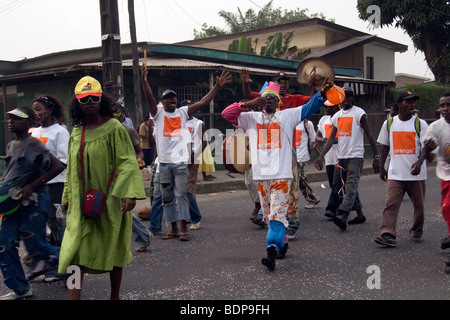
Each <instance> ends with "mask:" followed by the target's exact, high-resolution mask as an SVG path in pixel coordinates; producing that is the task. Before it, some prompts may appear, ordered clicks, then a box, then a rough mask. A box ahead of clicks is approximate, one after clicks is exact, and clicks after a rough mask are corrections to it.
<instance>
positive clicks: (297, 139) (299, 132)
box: [295, 130, 303, 148]
mask: <svg viewBox="0 0 450 320" xmlns="http://www.w3.org/2000/svg"><path fill="white" fill-rule="evenodd" d="M302 134H303V130H295V147H297V148H298V147H300V146H301V144H302Z"/></svg>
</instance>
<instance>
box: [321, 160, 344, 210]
mask: <svg viewBox="0 0 450 320" xmlns="http://www.w3.org/2000/svg"><path fill="white" fill-rule="evenodd" d="M326 168H327V175H328V181H329V183H330V188H331V192H330V196H329V198H328V204H327V206H326V208H325V211H328V212H333V213H336V210H337V209H338V208H339V205H340V204H341V202H342V198H343V194H344V193H343V191H342V190H341V188H342V180H341V175H340V173H339V171H338V170H337V169H336V166H334V165H328V166H327V167H326Z"/></svg>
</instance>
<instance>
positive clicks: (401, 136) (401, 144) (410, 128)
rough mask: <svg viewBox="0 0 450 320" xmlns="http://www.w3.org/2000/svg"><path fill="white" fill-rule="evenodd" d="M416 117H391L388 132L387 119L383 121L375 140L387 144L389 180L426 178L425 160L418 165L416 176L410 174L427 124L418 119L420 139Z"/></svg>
mask: <svg viewBox="0 0 450 320" xmlns="http://www.w3.org/2000/svg"><path fill="white" fill-rule="evenodd" d="M415 119H416V117H414V116H412V117H411V119H409V120H408V121H402V120H400V119H399V118H398V116H395V117H393V120H392V125H391V128H390V130H389V132H388V129H387V120H386V121H384V123H383V125H382V127H381V130H380V134H379V135H378V139H377V142H378V143H380V144H382V145H385V146H389V154H390V156H391V160H390V162H389V169H388V178H389V180H399V181H419V180H425V179H426V178H427V168H426V163H425V162H426V161H424V162H423V164H422V166H421V167H420V173H419V174H418V175H417V176H414V175H412V174H411V172H410V170H411V166H412V165H413V163H414V162H416V161H417V160H418V159H419V156H420V152H421V150H422V148H423V145H424V141H425V134H426V132H427V128H428V124H427V123H426V122H425V121H424V120H422V119H421V120H420V140H419V135H418V134H417V132H416V127H415Z"/></svg>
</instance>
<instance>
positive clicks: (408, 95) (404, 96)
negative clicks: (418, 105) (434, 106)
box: [397, 91, 420, 103]
mask: <svg viewBox="0 0 450 320" xmlns="http://www.w3.org/2000/svg"><path fill="white" fill-rule="evenodd" d="M408 99H414V100H419V99H420V97H419V96H417V95H415V94H414V93H412V92H411V91H403V92H400V93H399V94H398V96H397V103H400V102H402V101H403V100H408Z"/></svg>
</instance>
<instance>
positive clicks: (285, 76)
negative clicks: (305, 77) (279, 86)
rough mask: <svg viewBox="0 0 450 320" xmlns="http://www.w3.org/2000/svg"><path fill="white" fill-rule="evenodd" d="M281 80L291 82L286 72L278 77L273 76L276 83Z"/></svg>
mask: <svg viewBox="0 0 450 320" xmlns="http://www.w3.org/2000/svg"><path fill="white" fill-rule="evenodd" d="M280 79H286V80H289V77H288V75H287V74H286V73H285V72H278V73H277V74H276V75H274V76H273V81H275V82H277V81H278V80H280Z"/></svg>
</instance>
